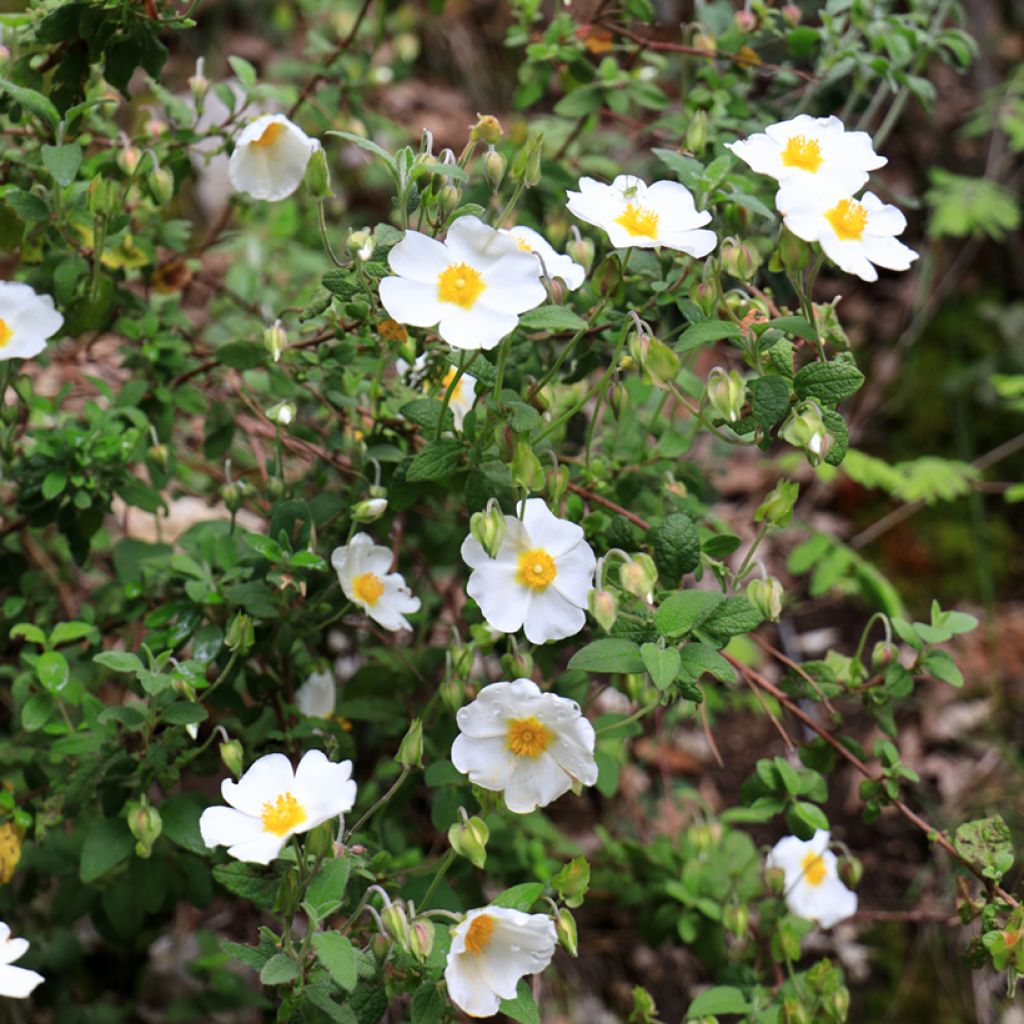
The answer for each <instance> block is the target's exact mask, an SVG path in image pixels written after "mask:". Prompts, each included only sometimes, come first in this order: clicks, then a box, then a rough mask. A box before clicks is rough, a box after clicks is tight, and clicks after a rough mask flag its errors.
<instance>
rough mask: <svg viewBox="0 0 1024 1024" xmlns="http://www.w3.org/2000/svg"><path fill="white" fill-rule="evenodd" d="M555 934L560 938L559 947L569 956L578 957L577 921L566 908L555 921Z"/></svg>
mask: <svg viewBox="0 0 1024 1024" xmlns="http://www.w3.org/2000/svg"><path fill="white" fill-rule="evenodd" d="M555 934H556V935H557V936H558V942H559V945H561V947H562V949H564V950H565V951H566V952H567V953H568V954H569V956H576V955H578V953H579V942H578V940H577V937H576V919H575V918H574V917H573V916H572V913H571V912H570V911H568V910H566V909H565V908H564V907H563V908H562V909H561V910H560V911H559V912H558V917H557V918H556V919H555Z"/></svg>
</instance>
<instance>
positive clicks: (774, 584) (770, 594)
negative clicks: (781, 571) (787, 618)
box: [747, 576, 783, 622]
mask: <svg viewBox="0 0 1024 1024" xmlns="http://www.w3.org/2000/svg"><path fill="white" fill-rule="evenodd" d="M782 594H783V591H782V584H781V583H780V582H779V581H778V580H777V579H776V578H775V577H774V576H769V577H768V578H767V579H760V580H751V581H750V582H749V583H748V584H747V600H748V601H749V602H750V603H751V604H752V605H753V606H754V607H755V608H756V609H757V610H758V611H759V612H760V613H761V614H762V615H763V616H764V617H765V618H766V619H767V620H768V621H769V622H778V621H779V616H780V615H781V614H782Z"/></svg>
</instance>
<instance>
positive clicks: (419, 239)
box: [388, 231, 452, 292]
mask: <svg viewBox="0 0 1024 1024" xmlns="http://www.w3.org/2000/svg"><path fill="white" fill-rule="evenodd" d="M451 264H452V259H451V256H450V254H449V252H448V249H447V248H446V247H445V245H444V243H443V242H439V241H438V240H437V239H436V238H431V237H430V236H429V235H424V234H423V233H422V232H420V231H406V233H405V235H404V236H403V237H402V240H401V241H400V242H399V243H398V244H397V245H396V246H394V247H393V248H392V249H391V251H390V252H389V253H388V266H389V267H391V269H392V270H393V271H394V272H395V273H396V274H398V276H399V277H404V278H406V279H407V280H410V281H418V282H420V283H421V284H429V285H433V286H434V288H435V292H436V286H437V279H438V277H439V276H440V275H441V274H443V273H444V272H445V271H446V270H447V269H448V267H450V266H451Z"/></svg>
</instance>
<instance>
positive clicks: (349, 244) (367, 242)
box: [345, 228, 374, 263]
mask: <svg viewBox="0 0 1024 1024" xmlns="http://www.w3.org/2000/svg"><path fill="white" fill-rule="evenodd" d="M345 248H346V249H348V251H349V252H350V253H351V254H352V255H353V256H355V258H356V259H357V260H359V261H360V262H362V263H365V262H366V261H367V260H368V259H369V258H370V257H371V256H372V255H373V250H374V241H373V234H372V233H371V232H370V229H369V228H360V229H359V230H358V231H350V232H349V236H348V238H347V239H345Z"/></svg>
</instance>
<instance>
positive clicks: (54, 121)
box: [0, 78, 60, 129]
mask: <svg viewBox="0 0 1024 1024" xmlns="http://www.w3.org/2000/svg"><path fill="white" fill-rule="evenodd" d="M0 92H3V93H6V94H7V95H8V96H10V97H11V99H12V100H14V102H15V103H17V104H19V105H20V106H22V107H24V108H25V109H26V110H27V111H29V113H31V114H35V116H36V117H38V118H39V119H40V120H42V121H45V122H46V123H47V124H48V125H49V126H50V127H51V128H54V129H55V128H56V127H57V125H59V124H60V111H58V110H57V108H56V107H55V106H54V105H53V104H52V103H51V102H50V100H49V99H47V97H45V96H44V95H43V94H42V93H41V92H36V91H35V89H26V88H25V87H24V86H22V85H15V84H14V83H13V82H9V81H8V80H7V79H6V78H0Z"/></svg>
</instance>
